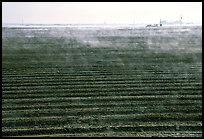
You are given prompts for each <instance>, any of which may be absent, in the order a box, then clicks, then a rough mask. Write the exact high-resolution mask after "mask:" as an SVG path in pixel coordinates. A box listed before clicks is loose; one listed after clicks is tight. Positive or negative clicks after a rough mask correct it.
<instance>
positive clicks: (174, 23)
mask: <svg viewBox="0 0 204 139" xmlns="http://www.w3.org/2000/svg"><path fill="white" fill-rule="evenodd" d="M182 18H183V17H182V15H181V16H180V19H179V20H175V21H167V20H161V19H160V26H162V25H182Z"/></svg>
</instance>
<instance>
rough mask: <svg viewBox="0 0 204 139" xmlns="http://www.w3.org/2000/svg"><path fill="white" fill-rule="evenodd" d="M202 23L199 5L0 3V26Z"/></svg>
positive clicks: (195, 3)
mask: <svg viewBox="0 0 204 139" xmlns="http://www.w3.org/2000/svg"><path fill="white" fill-rule="evenodd" d="M180 15H182V16H183V21H188V22H194V23H202V2H163V3H161V2H58V3H57V2H2V22H3V23H22V21H23V23H39V24H70V23H82V24H83V23H93V24H94V23H104V22H105V23H107V24H111V23H118V24H119V23H122V24H126V23H133V22H134V23H159V20H160V18H161V19H164V20H179V19H180Z"/></svg>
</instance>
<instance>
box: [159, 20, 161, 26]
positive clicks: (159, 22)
mask: <svg viewBox="0 0 204 139" xmlns="http://www.w3.org/2000/svg"><path fill="white" fill-rule="evenodd" d="M159 26H160V27H161V26H162V22H161V19H160V22H159Z"/></svg>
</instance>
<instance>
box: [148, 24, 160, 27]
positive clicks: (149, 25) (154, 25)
mask: <svg viewBox="0 0 204 139" xmlns="http://www.w3.org/2000/svg"><path fill="white" fill-rule="evenodd" d="M158 26H159V25H158V24H148V25H147V26H146V27H158Z"/></svg>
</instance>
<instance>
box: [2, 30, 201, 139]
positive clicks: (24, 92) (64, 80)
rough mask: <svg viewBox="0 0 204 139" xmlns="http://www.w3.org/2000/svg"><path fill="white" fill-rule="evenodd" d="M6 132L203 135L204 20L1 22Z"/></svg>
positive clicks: (8, 134)
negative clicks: (93, 24) (167, 23)
mask: <svg viewBox="0 0 204 139" xmlns="http://www.w3.org/2000/svg"><path fill="white" fill-rule="evenodd" d="M2 135H3V136H26V137H28V136H38V137H44V136H56V137H59V136H63V137H71V136H75V137H77V136H93V137H97V136H101V137H102V136H112V137H116V136H119V137H124V136H132V137H201V136H202V26H179V27H157V28H151V27H150V28H146V27H135V28H80V27H79V28H73V27H59V28H58V27H52V28H50V27H49V28H48V27H43V26H42V27H39V28H36V27H33V28H19V27H10V28H9V27H3V28H2Z"/></svg>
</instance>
